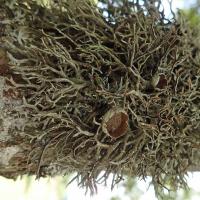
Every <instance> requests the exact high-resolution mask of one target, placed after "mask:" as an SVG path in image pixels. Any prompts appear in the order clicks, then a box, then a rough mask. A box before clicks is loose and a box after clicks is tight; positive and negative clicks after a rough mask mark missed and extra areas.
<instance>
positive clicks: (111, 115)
mask: <svg viewBox="0 0 200 200" xmlns="http://www.w3.org/2000/svg"><path fill="white" fill-rule="evenodd" d="M102 129H103V132H104V133H106V134H107V135H109V136H110V137H112V138H119V137H121V136H123V135H125V134H126V133H127V129H128V115H127V113H126V112H125V111H124V110H123V109H120V108H117V109H116V108H115V109H111V110H109V111H108V112H107V113H106V114H105V115H104V117H103V120H102Z"/></svg>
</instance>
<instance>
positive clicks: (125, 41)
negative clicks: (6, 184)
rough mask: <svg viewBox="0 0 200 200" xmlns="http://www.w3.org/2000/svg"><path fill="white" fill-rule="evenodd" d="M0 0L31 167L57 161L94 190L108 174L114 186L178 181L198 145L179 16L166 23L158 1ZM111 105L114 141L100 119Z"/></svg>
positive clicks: (195, 69)
mask: <svg viewBox="0 0 200 200" xmlns="http://www.w3.org/2000/svg"><path fill="white" fill-rule="evenodd" d="M1 2H3V3H1V4H0V9H1V10H4V11H5V12H6V14H5V16H4V18H3V20H2V21H1V26H2V29H3V30H4V31H3V34H2V36H1V37H2V38H1V40H2V43H1V46H2V47H4V48H6V49H7V52H8V57H9V60H10V61H9V64H10V69H11V71H12V75H8V76H7V77H6V79H7V83H8V84H9V85H10V87H12V88H14V89H15V90H17V91H19V93H20V95H21V98H22V99H23V103H22V105H21V108H23V109H24V110H25V111H27V113H28V114H26V116H25V115H24V113H23V112H19V111H18V110H16V111H15V112H13V115H16V117H20V118H26V120H27V122H26V123H24V127H23V132H24V136H26V139H27V141H30V142H31V143H33V144H34V145H35V146H34V145H33V147H35V148H34V149H33V150H32V151H31V152H30V156H29V159H28V161H27V162H28V163H29V162H30V163H33V162H35V163H36V164H37V169H36V170H35V172H31V173H36V174H37V176H38V177H41V176H42V175H43V174H45V173H46V175H48V174H51V173H50V172H48V171H46V172H45V169H47V168H48V166H56V165H57V166H58V167H59V169H62V170H63V169H66V173H67V172H68V171H73V172H77V177H76V178H77V180H78V181H79V184H80V185H81V186H86V188H89V189H90V190H91V191H92V192H93V191H95V190H96V185H97V183H100V182H101V183H102V182H105V183H106V180H107V178H108V176H109V174H113V183H112V187H113V186H114V185H115V184H116V183H117V182H119V181H120V180H122V177H123V175H124V174H128V175H129V176H139V177H142V178H145V177H146V176H147V175H151V176H152V181H153V183H154V184H155V186H160V187H161V188H165V187H168V186H172V188H173V189H174V188H177V187H180V186H184V185H185V179H184V175H185V174H186V173H187V171H188V169H189V168H190V166H191V165H192V162H191V158H192V156H193V149H194V148H199V141H200V135H199V131H200V109H199V108H200V103H199V102H200V76H199V75H200V51H199V47H196V46H195V41H194V40H195V38H194V37H193V33H192V30H190V29H189V28H188V26H187V21H185V20H184V19H183V18H182V16H181V15H180V16H178V17H177V18H175V16H174V17H173V18H172V19H171V20H169V19H166V18H165V15H164V11H163V10H162V5H161V2H160V1H155V2H154V3H153V4H150V1H135V2H134V1H132V2H131V1H120V3H117V1H116V2H115V1H113V2H115V3H112V4H111V3H109V2H110V1H104V2H106V3H105V4H103V3H102V5H101V7H100V8H98V7H97V6H96V5H94V4H93V3H91V1H80V0H79V1H64V0H63V1H62V0H61V1H58V2H59V3H55V2H53V1H51V3H50V4H49V5H48V7H45V6H41V5H38V4H37V3H35V2H34V1H28V0H27V1H25V0H23V1H22V0H15V1H12V0H7V1H2V0H1ZM102 2H103V1H102ZM172 14H173V13H172ZM195 37H197V36H195ZM196 39H197V38H196ZM117 108H119V109H121V110H123V112H125V113H126V114H127V118H126V120H128V125H127V130H126V129H125V130H126V133H123V134H121V135H120V137H117V138H113V137H110V136H109V134H106V133H105V132H104V131H103V130H102V126H103V124H102V123H103V122H102V121H103V119H104V116H105V115H106V113H107V112H108V111H109V110H112V109H117ZM124 117H126V115H125V114H124ZM124 119H125V118H124ZM126 120H124V123H126ZM122 121H123V120H122ZM122 125H123V126H124V124H123V123H122ZM102 171H104V174H103V175H102V177H99V174H100V173H101V172H102Z"/></svg>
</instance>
